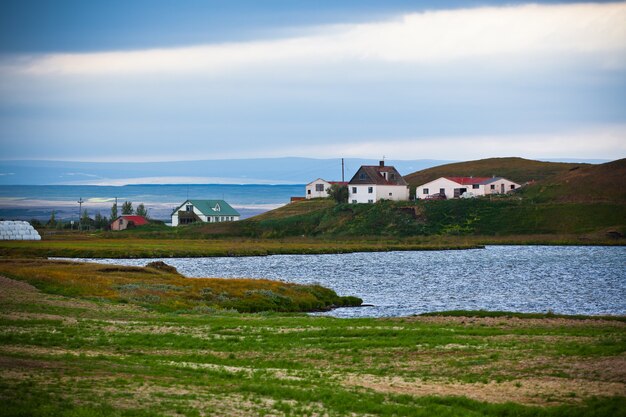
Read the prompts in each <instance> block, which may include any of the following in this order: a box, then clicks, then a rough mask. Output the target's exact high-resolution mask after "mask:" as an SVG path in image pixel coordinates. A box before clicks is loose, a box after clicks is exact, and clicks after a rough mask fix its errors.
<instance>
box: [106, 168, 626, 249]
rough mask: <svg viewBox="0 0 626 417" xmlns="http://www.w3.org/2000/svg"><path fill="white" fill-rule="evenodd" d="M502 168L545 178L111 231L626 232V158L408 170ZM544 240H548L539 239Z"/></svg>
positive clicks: (354, 234) (198, 235) (152, 234)
mask: <svg viewBox="0 0 626 417" xmlns="http://www.w3.org/2000/svg"><path fill="white" fill-rule="evenodd" d="M488 173H489V174H491V173H497V174H498V175H501V176H505V177H508V178H510V179H513V180H516V181H519V182H521V183H523V182H525V181H527V180H530V179H532V178H535V179H539V180H538V181H536V182H535V183H533V184H532V185H528V186H527V187H525V188H524V189H522V191H521V192H519V193H515V194H513V195H507V196H493V197H487V198H476V199H467V200H465V199H461V200H447V201H424V200H420V201H416V202H411V201H407V202H388V201H386V202H379V203H377V204H339V205H336V204H335V203H334V202H333V201H331V200H330V199H314V200H305V201H298V202H294V203H291V204H288V205H286V206H284V207H281V208H279V209H276V210H272V211H270V212H267V213H264V214H262V215H259V216H256V217H252V218H249V219H246V220H243V221H239V222H227V223H217V224H205V223H200V224H193V225H189V226H184V227H177V228H166V227H163V228H162V229H161V230H158V231H157V230H151V231H143V230H141V228H137V229H136V230H134V231H130V232H128V233H126V234H109V235H110V236H111V237H113V236H115V237H122V236H123V235H127V236H133V235H134V236H136V237H146V238H185V239H206V238H211V239H215V238H226V239H232V238H250V239H259V238H261V239H264V238H278V239H282V238H302V237H306V238H308V237H319V238H323V239H336V238H340V240H346V239H347V240H354V239H360V240H362V241H365V240H367V239H370V238H371V239H380V238H383V239H385V238H386V239H396V238H413V237H416V238H419V237H424V238H427V237H438V236H475V237H480V236H483V237H489V236H490V237H503V236H517V237H520V238H521V239H523V236H531V235H543V236H551V239H552V240H551V241H554V238H555V237H556V238H558V237H559V236H563V241H567V242H577V241H578V240H579V239H580V238H582V237H584V238H585V239H591V240H592V241H597V242H604V240H605V239H607V232H609V231H612V232H617V233H612V235H613V236H619V234H626V182H624V181H623V178H626V159H622V160H618V161H613V162H610V163H606V164H601V165H590V164H565V163H551V162H539V161H530V160H525V159H521V158H494V159H485V160H481V161H471V162H466V163H459V164H450V165H444V166H441V167H436V168H430V169H427V170H424V171H419V172H416V173H414V174H411V175H409V176H408V178H409V179H410V180H411V181H412V182H413V183H415V182H416V179H419V178H422V179H421V180H419V181H417V182H422V181H427V180H430V179H433V178H437V177H440V176H443V175H475V176H479V175H487V174H488ZM538 241H542V240H541V239H539V240H538Z"/></svg>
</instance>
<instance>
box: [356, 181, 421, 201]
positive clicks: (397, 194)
mask: <svg viewBox="0 0 626 417" xmlns="http://www.w3.org/2000/svg"><path fill="white" fill-rule="evenodd" d="M370 189H371V192H370ZM355 190H356V192H355ZM408 199H409V187H407V186H406V185H374V184H370V185H367V184H359V185H348V202H349V203H375V202H377V201H379V200H393V201H407V200H408Z"/></svg>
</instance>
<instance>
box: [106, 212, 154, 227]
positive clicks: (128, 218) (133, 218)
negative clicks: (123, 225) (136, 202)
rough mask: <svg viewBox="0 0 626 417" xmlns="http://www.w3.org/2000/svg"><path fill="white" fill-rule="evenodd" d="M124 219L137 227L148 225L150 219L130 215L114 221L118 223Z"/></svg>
mask: <svg viewBox="0 0 626 417" xmlns="http://www.w3.org/2000/svg"><path fill="white" fill-rule="evenodd" d="M122 218H123V219H124V220H126V221H129V222H133V223H134V224H135V226H141V225H144V224H148V219H146V218H145V217H143V216H132V215H129V214H123V215H121V216H120V217H118V218H117V219H115V220H114V221H117V220H119V219H122Z"/></svg>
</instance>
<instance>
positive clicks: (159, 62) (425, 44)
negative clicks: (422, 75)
mask: <svg viewBox="0 0 626 417" xmlns="http://www.w3.org/2000/svg"><path fill="white" fill-rule="evenodd" d="M624 22H626V3H607V4H563V5H534V4H533V5H519V6H507V7H482V8H475V9H456V10H443V11H431V12H424V13H414V14H407V15H404V16H402V17H400V18H398V19H395V20H391V21H385V22H376V23H367V24H350V25H337V26H326V27H322V28H318V30H316V31H315V34H312V35H309V36H302V37H292V38H286V39H279V40H272V41H254V42H239V43H229V44H217V45H200V46H190V47H182V48H171V49H151V50H140V51H125V52H98V53H80V54H51V55H44V56H31V57H23V56H22V57H19V58H18V59H11V60H8V61H7V60H4V62H3V64H2V67H3V69H4V71H11V72H18V73H26V74H34V75H41V74H65V75H132V74H150V73H180V72H183V73H184V72H192V73H202V74H204V75H215V74H223V73H225V72H229V71H236V70H249V69H250V68H261V67H273V66H276V65H279V66H280V65H290V64H298V65H301V64H320V65H332V64H333V63H337V62H344V61H361V62H390V63H410V64H420V65H432V64H437V63H442V62H450V61H456V60H464V59H484V58H489V57H504V58H505V59H504V60H503V61H502V63H503V64H506V62H507V60H508V59H510V58H511V57H515V58H516V59H520V60H521V61H524V60H525V59H530V58H532V57H539V56H541V57H543V58H546V59H547V58H550V57H552V58H554V57H555V56H561V55H565V56H572V57H576V56H581V55H582V56H589V55H590V54H591V55H593V56H595V57H596V60H597V61H596V62H597V63H598V64H599V65H601V66H604V67H606V68H624V67H625V66H626V53H624V52H625V51H626V24H624Z"/></svg>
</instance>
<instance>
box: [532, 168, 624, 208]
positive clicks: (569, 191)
mask: <svg viewBox="0 0 626 417" xmlns="http://www.w3.org/2000/svg"><path fill="white" fill-rule="evenodd" d="M625 178H626V159H619V160H617V161H612V162H607V163H605V164H601V165H584V166H580V167H579V168H571V169H569V170H567V171H565V172H562V173H560V174H557V175H554V176H552V177H550V178H546V179H544V180H542V181H539V182H537V183H536V184H533V185H530V186H528V187H527V188H526V189H525V190H524V192H523V196H524V198H532V199H534V200H535V201H553V202H596V201H606V202H618V203H626V180H625Z"/></svg>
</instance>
